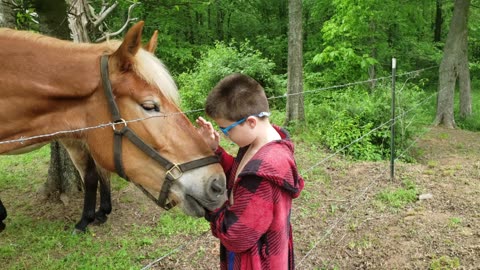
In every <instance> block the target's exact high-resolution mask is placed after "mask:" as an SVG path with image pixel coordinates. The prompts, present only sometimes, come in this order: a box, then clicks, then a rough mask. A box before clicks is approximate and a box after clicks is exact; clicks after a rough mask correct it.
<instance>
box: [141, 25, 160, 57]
mask: <svg viewBox="0 0 480 270" xmlns="http://www.w3.org/2000/svg"><path fill="white" fill-rule="evenodd" d="M157 45H158V31H157V30H155V32H153V35H152V37H151V38H150V41H149V42H148V43H147V44H145V46H144V48H145V50H147V51H149V52H151V53H155V49H156V48H157Z"/></svg>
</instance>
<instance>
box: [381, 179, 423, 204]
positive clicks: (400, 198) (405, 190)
mask: <svg viewBox="0 0 480 270" xmlns="http://www.w3.org/2000/svg"><path fill="white" fill-rule="evenodd" d="M417 195H418V191H417V187H416V185H415V183H413V182H412V181H410V180H406V181H404V182H403V187H400V188H397V189H395V190H391V189H387V190H384V191H381V192H380V193H378V194H377V196H376V198H375V199H376V201H377V202H379V203H380V206H381V208H385V207H387V208H391V209H401V208H404V207H405V206H406V205H407V204H409V203H412V202H415V201H416V200H417ZM382 206H383V207H382Z"/></svg>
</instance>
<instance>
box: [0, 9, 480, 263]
mask: <svg viewBox="0 0 480 270" xmlns="http://www.w3.org/2000/svg"><path fill="white" fill-rule="evenodd" d="M463 1H465V0H463ZM61 2H62V3H63V5H59V3H61ZM79 2H82V3H88V4H90V7H91V9H92V10H95V11H97V13H98V11H100V10H102V7H104V6H111V5H112V4H114V3H116V7H115V9H113V11H112V12H111V13H110V14H109V16H108V17H106V18H105V20H104V21H103V22H102V24H101V25H98V26H92V25H90V26H88V35H89V37H90V40H91V41H92V42H96V41H97V40H98V39H101V38H102V37H103V36H104V34H105V32H110V33H113V32H116V31H117V30H118V29H121V28H122V26H123V25H124V23H125V21H126V20H127V19H135V20H132V21H130V22H129V23H128V26H131V25H132V24H133V23H134V22H135V21H138V20H144V21H145V27H144V35H143V36H144V37H145V38H148V37H150V36H151V35H152V34H153V32H154V31H155V30H159V40H158V41H159V46H158V47H157V51H156V52H155V54H156V55H157V56H158V57H159V58H160V59H162V61H163V62H164V63H165V65H166V66H167V67H168V69H169V70H170V71H171V73H172V75H173V76H174V78H175V80H176V82H177V83H178V85H179V89H180V93H181V98H182V104H181V106H182V110H183V111H184V112H185V113H186V114H187V116H188V117H190V119H192V120H193V119H195V118H196V117H197V116H198V115H203V104H204V100H205V97H206V95H207V93H208V91H209V90H210V89H211V88H212V87H213V86H214V85H215V84H216V83H217V82H218V81H219V80H220V79H221V78H222V77H223V76H225V75H227V74H230V73H232V72H243V73H246V74H248V75H250V76H252V77H254V78H255V79H257V80H259V81H260V82H261V83H262V85H263V86H264V87H265V89H266V91H267V95H268V97H269V98H270V106H271V109H272V112H273V114H272V121H273V122H274V123H276V124H279V125H286V127H287V129H288V130H289V131H290V132H291V134H292V138H293V139H294V140H295V143H296V145H297V154H296V155H297V157H298V161H299V167H300V169H301V170H302V175H304V177H305V178H306V180H307V183H308V184H307V185H308V187H307V188H306V190H305V192H304V193H303V194H302V197H301V198H300V200H299V201H297V202H296V203H297V204H296V205H297V208H298V211H296V212H295V216H294V219H295V226H296V231H295V233H296V237H297V238H296V239H297V240H296V244H297V249H298V251H299V253H297V254H298V255H299V256H298V258H299V264H301V263H302V261H303V260H304V259H305V261H306V263H304V266H303V267H304V268H305V269H359V268H362V267H369V266H370V267H372V265H373V266H374V267H375V266H376V267H378V268H379V269H393V268H392V267H390V266H392V265H394V266H395V265H400V267H403V266H406V265H408V267H405V268H411V269H419V268H420V269H426V268H429V269H457V268H459V267H460V265H461V266H462V267H467V269H468V267H478V264H479V262H478V259H477V257H478V256H477V255H475V254H478V239H479V238H478V237H480V235H479V234H478V225H476V224H480V223H478V222H476V220H478V217H479V216H478V210H477V209H478V207H477V206H476V205H477V204H475V203H478V202H477V201H478V184H476V183H477V182H478V181H477V182H475V181H473V180H471V179H478V175H479V174H478V168H479V165H478V164H480V163H478V155H477V153H478V152H477V149H478V145H480V143H478V145H477V146H476V147H472V146H471V145H469V144H468V142H474V138H476V137H478V136H477V135H476V132H475V133H466V134H468V135H469V136H464V135H465V134H459V133H455V132H454V131H452V133H449V132H444V131H442V130H440V131H438V130H435V131H434V136H433V139H432V141H434V142H437V144H432V146H430V144H429V143H430V141H429V142H428V143H427V146H428V147H426V148H417V147H416V144H417V142H418V141H417V140H418V138H419V137H421V136H422V134H423V133H425V132H426V131H427V129H428V128H429V127H431V125H432V123H433V122H434V118H435V113H436V109H437V99H436V97H437V93H438V91H439V68H440V64H441V61H442V58H443V56H444V55H443V51H444V47H445V44H446V39H447V36H448V33H449V30H450V22H451V20H452V16H453V13H454V2H456V1H446V0H405V1H394V0H385V1H377V0H356V1H354V0H333V1H331V0H329V1H327V0H304V1H302V4H303V13H302V18H301V19H302V25H303V33H302V35H303V53H302V56H303V93H304V95H303V97H304V103H303V106H304V111H305V121H303V122H296V121H291V122H288V121H286V104H287V81H288V80H287V72H288V46H289V41H288V30H289V12H288V3H289V1H287V0H274V1H270V0H269V1H267V0H239V1H227V0H223V1H200V0H197V1H157V0H149V1H148V0H147V1H126V0H118V1H106V0H95V1H84V0H68V1H63V0H62V1H61V0H15V1H11V0H5V1H3V3H7V4H8V7H9V8H11V11H12V12H13V14H14V18H15V22H14V28H17V29H22V30H31V31H36V32H41V33H46V34H50V35H53V34H52V33H54V32H58V31H59V30H60V29H63V30H62V31H65V33H64V34H63V35H62V36H63V38H65V39H68V37H69V35H70V33H69V30H68V25H67V24H68V20H67V17H66V13H68V12H70V13H72V10H71V9H69V6H70V5H71V4H73V3H79ZM468 2H469V4H470V10H469V13H468V29H467V30H468V67H469V70H470V74H471V77H470V79H471V85H472V87H471V90H472V92H471V94H472V96H473V98H472V114H471V115H467V116H461V114H460V113H459V111H460V108H459V101H458V99H459V96H458V95H459V94H458V91H456V92H455V108H454V110H455V115H454V116H455V121H456V124H457V126H458V127H459V128H461V129H466V130H471V131H479V130H480V102H479V101H480V92H479V90H478V88H479V86H480V81H479V78H478V74H479V72H480V29H479V27H480V26H479V25H480V24H478V22H479V21H480V20H479V19H480V18H479V17H480V3H479V1H478V0H472V1H468ZM133 3H137V4H138V5H136V6H135V7H134V8H132V9H131V13H130V14H129V13H128V10H129V8H130V7H131V5H132V4H133ZM4 7H5V6H4ZM45 11H48V12H45ZM53 11H56V12H53ZM0 13H1V12H0ZM47 20H53V21H54V22H56V26H55V27H51V26H49V25H51V23H47ZM126 29H128V27H126ZM126 29H124V30H123V31H120V33H119V34H118V35H116V36H113V37H111V38H115V39H121V38H122V33H124V32H125V30H126ZM392 58H396V60H397V70H396V73H397V74H396V80H397V81H396V88H397V97H396V101H397V103H396V110H397V114H398V116H399V117H398V119H397V121H396V123H395V127H396V129H397V133H396V134H395V135H394V136H395V138H394V140H391V136H392V135H391V126H392V125H391V104H392V93H391V90H392V77H391V76H392V64H391V62H392ZM462 136H464V137H462ZM460 141H461V143H460V144H459V145H456V146H450V147H445V146H449V144H452V145H453V144H455V143H457V142H460ZM392 142H393V143H394V144H395V146H396V147H397V151H398V153H401V155H399V156H398V158H399V159H401V160H402V161H406V162H407V163H402V165H400V166H399V167H402V166H403V170H404V173H405V172H406V174H407V177H405V176H402V177H401V180H402V181H397V182H372V181H373V180H372V179H373V178H378V177H377V176H378V175H372V174H379V172H378V170H380V168H381V167H382V166H383V165H385V164H384V163H382V161H385V160H387V159H388V158H389V157H391V153H390V151H391V144H392ZM227 147H230V145H227ZM432 149H435V150H438V151H441V150H442V149H443V150H444V152H448V153H449V154H450V153H451V152H454V151H456V150H459V151H460V150H461V151H467V150H471V151H472V153H470V152H469V154H471V155H469V156H468V159H466V160H463V159H462V160H460V161H458V163H452V164H451V165H445V164H443V163H442V162H443V161H441V160H436V159H435V158H433V157H430V156H429V155H430V153H429V152H428V150H432ZM452 149H453V150H452ZM49 154H50V153H49V150H48V149H45V148H43V149H42V150H40V151H38V152H34V153H31V154H29V155H24V156H21V157H12V158H10V157H2V159H1V160H0V168H1V169H2V170H1V171H2V172H5V173H2V175H0V190H2V199H4V198H5V199H4V200H5V201H7V202H10V204H11V206H12V211H11V214H10V217H9V218H11V219H12V220H9V221H10V224H11V226H10V227H9V228H10V230H6V231H5V232H3V233H4V234H3V235H2V237H3V238H2V240H1V242H0V262H1V263H0V264H5V265H7V266H6V268H7V269H38V268H49V269H64V268H65V267H71V268H78V269H93V268H96V267H97V268H98V267H100V268H105V269H107V268H108V269H125V268H136V269H138V268H139V267H140V266H145V265H147V264H149V263H150V262H153V261H156V259H157V258H164V260H163V261H157V263H158V265H159V266H158V267H159V269H190V268H189V267H191V269H199V268H201V269H215V268H216V266H217V260H216V256H214V255H215V254H213V251H212V250H214V247H212V245H213V244H212V243H216V242H217V241H216V240H215V239H213V240H211V242H205V241H207V240H205V238H200V237H199V238H197V240H198V239H200V240H198V241H200V244H198V243H197V244H196V245H195V244H194V245H191V244H192V242H194V241H197V240H192V238H191V237H192V236H195V237H197V236H198V235H199V234H201V233H202V232H208V224H206V223H205V222H202V221H201V220H194V219H191V218H189V217H185V216H182V215H181V213H179V212H178V211H173V212H168V213H163V212H160V211H159V210H158V209H157V208H155V207H154V206H152V205H149V204H148V203H149V202H148V201H147V200H146V198H144V197H143V195H142V194H137V195H135V194H136V193H134V192H135V191H132V190H131V189H130V188H129V186H128V184H127V183H126V182H125V181H122V180H119V179H114V181H113V184H112V188H113V193H114V195H113V196H114V204H115V210H114V211H115V213H112V215H111V219H110V221H109V223H107V224H105V226H103V227H99V228H96V227H92V228H90V231H89V232H88V233H87V234H86V235H85V236H83V237H81V236H80V237H79V238H75V237H72V236H71V235H70V233H71V229H72V227H73V224H74V220H75V219H76V218H78V216H79V211H80V210H81V209H80V205H81V202H82V199H81V196H72V197H71V201H70V204H69V206H68V207H64V206H63V205H57V204H52V203H47V204H43V203H40V202H39V201H38V200H37V198H36V197H35V196H34V195H32V193H34V192H32V186H33V187H34V188H35V187H38V186H41V185H42V183H43V182H44V181H45V180H44V179H45V178H46V171H47V167H48V158H49ZM336 154H340V155H341V157H338V155H336ZM332 156H333V157H334V158H333V159H331V157H332ZM419 157H420V159H424V160H423V161H421V162H424V163H427V165H426V166H425V167H427V168H426V169H425V168H424V167H422V164H419V163H416V162H417V161H418V162H420V161H419V160H418V158H419ZM327 159H330V160H329V163H328V164H326V163H325V162H324V161H325V160H327ZM337 159H338V160H337ZM448 159H451V158H450V157H448ZM352 160H353V161H355V163H354V164H356V165H351V164H350V163H349V162H350V161H352ZM364 161H369V163H366V162H365V163H363V162H364ZM455 162H457V160H456V161H455ZM459 164H461V165H459ZM318 165H320V166H318ZM464 166H465V167H468V166H470V167H472V170H471V172H472V174H471V175H469V176H471V179H468V180H465V179H464V178H463V175H462V173H463V172H465V171H466V169H464ZM415 172H420V173H421V175H420V176H418V175H414V173H415ZM410 174H411V175H410ZM459 175H460V176H459ZM364 178H365V179H364ZM446 178H448V179H447V180H445V179H446ZM32 179H33V180H32ZM345 179H346V180H345ZM117 180H118V181H117ZM444 180H445V181H444ZM372 183H373V184H372ZM447 184H448V185H451V188H450V189H448V190H447V192H446V189H445V185H447ZM369 187H371V188H370V190H369V191H371V193H368V192H364V193H365V194H366V195H365V196H366V197H369V198H371V201H372V204H373V205H374V207H372V206H371V205H369V203H370V201H369V202H367V203H366V204H365V205H367V206H366V207H365V208H362V206H357V205H355V203H356V202H359V201H361V200H360V199H358V198H359V197H360V195H362V194H363V193H361V192H362V191H364V190H365V191H367V189H368V188H369ZM394 187H398V188H396V189H394ZM425 190H426V191H431V192H432V193H433V194H434V199H433V200H432V202H431V203H430V204H416V203H417V199H418V196H419V195H421V194H420V192H423V191H425ZM432 190H433V191H432ZM434 191H436V192H437V193H435V192H434ZM354 192H357V194H356V193H354ZM475 192H477V193H475ZM19 194H20V195H22V196H19ZM132 194H133V196H132ZM440 194H441V195H440ZM445 194H446V195H445ZM448 195H452V196H451V197H448ZM453 195H455V196H453ZM355 196H358V198H356V197H355ZM442 196H447V198H444V197H442ZM352 198H353V199H352ZM466 198H469V199H468V200H467V199H466ZM472 198H473V199H472ZM459 199H465V200H466V201H467V202H465V201H461V200H459ZM470 199H471V201H470ZM459 201H460V202H459ZM378 205H380V206H378ZM391 205H394V206H393V208H394V209H395V210H393V211H392V212H390V210H385V209H390V207H391ZM406 205H407V206H406ZM412 205H413V206H412ZM436 206H439V207H444V208H442V209H441V210H442V211H441V215H437V212H435V211H434V210H431V209H433V208H434V207H436ZM354 207H356V209H359V210H354ZM406 207H409V208H408V209H405V208H406ZM9 209H10V208H9ZM372 209H373V210H372ZM379 209H381V210H379ZM399 209H403V210H405V211H403V210H399ZM412 209H413V210H412ZM452 209H453V210H452ZM363 210H365V213H364V212H362V211H363ZM467 210H468V213H469V214H465V213H464V212H467ZM449 211H451V212H449ZM405 212H407V213H406V214H405ZM430 213H434V214H435V217H434V218H432V216H433V214H430ZM345 216H346V217H347V218H344V219H342V217H345ZM404 216H405V218H404ZM361 217H364V218H363V219H362V218H361ZM377 220H378V221H379V220H383V222H384V224H383V225H384V226H385V227H382V226H375V224H374V222H375V221H377ZM409 221H411V222H412V223H414V224H415V225H417V226H420V225H419V224H424V225H423V226H424V227H422V228H421V229H418V228H413V229H412V228H411V227H409V226H406V225H405V227H406V228H408V234H407V233H405V234H406V235H407V237H405V235H402V237H403V238H402V237H398V235H397V234H395V232H393V233H392V231H390V230H391V229H392V228H393V229H398V227H397V225H398V224H400V225H401V226H403V225H404V224H405V223H406V222H409ZM416 221H418V222H416ZM332 224H333V225H332ZM436 224H438V226H439V227H441V228H440V229H438V230H436V229H437V228H436V227H435V226H436ZM445 224H447V225H445ZM335 225H338V226H337V231H338V235H331V238H330V235H329V233H330V231H331V230H330V229H331V228H335ZM442 226H443V227H442ZM340 227H341V228H342V229H338V228H340ZM343 228H346V229H343ZM376 228H378V230H376ZM402 229H404V228H403V227H402ZM405 230H407V229H405ZM345 231H347V232H345ZM344 232H345V234H343V233H344ZM425 232H427V233H425ZM362 233H363V234H362ZM312 235H313V236H312ZM352 235H355V236H352ZM376 235H377V236H378V239H376V238H375V236H376ZM452 236H454V237H455V238H454V239H452V238H451V237H452ZM319 237H320V238H321V239H320V240H319ZM409 237H411V238H409ZM465 237H468V238H465ZM405 238H406V239H408V240H409V241H405V242H400V243H399V242H396V241H397V240H398V239H400V240H404V239H405ZM411 239H414V240H415V241H416V240H418V242H420V243H421V244H423V245H424V246H426V247H425V248H423V249H422V248H418V246H417V245H415V244H414V240H411ZM468 239H470V240H471V241H472V242H468V241H470V240H468ZM472 239H473V240H472ZM384 240H385V241H384ZM198 241H197V242H198ZM208 241H210V240H208ZM343 242H346V243H343ZM185 243H186V244H188V245H189V247H191V248H192V249H195V250H193V251H191V253H188V252H189V251H188V252H187V251H186V249H187V248H186V249H185V250H184V251H182V252H179V253H178V256H177V255H175V256H166V255H165V254H167V255H170V254H172V253H175V252H177V251H179V250H181V248H179V247H183V246H182V244H185ZM339 243H340V244H339ZM380 243H382V244H380ZM385 243H386V244H385ZM403 244H405V245H403ZM382 245H383V246H382ZM339 246H341V247H342V248H341V249H340V248H338V247H339ZM458 247H460V248H458ZM397 249H399V250H402V251H398V250H397ZM409 249H410V250H409ZM419 250H420V251H419ZM311 251H313V252H311ZM381 252H384V253H381ZM395 252H398V254H400V253H401V252H404V253H403V255H404V256H403V257H401V258H402V260H398V261H396V262H394V263H391V262H389V261H388V260H389V259H390V258H395V256H394V255H392V254H395ZM409 252H410V253H409ZM462 252H464V253H462ZM210 253H212V254H210ZM417 253H421V255H419V256H417V255H418V254H417ZM185 254H193V255H192V256H191V257H189V256H187V255H185ZM312 254H313V255H312ZM339 254H340V255H339ZM345 254H347V255H345ZM412 254H413V255H412ZM466 254H470V255H466ZM164 255H165V256H164ZM416 256H417V257H416ZM383 263H385V264H386V265H387V266H388V267H385V265H384V264H383ZM389 263H390V264H389ZM305 264H307V265H306V266H305ZM186 265H188V266H186ZM297 265H298V264H297ZM342 265H343V267H341V266H342ZM445 265H447V266H445ZM310 266H311V267H310ZM381 266H384V267H383V268H382V267H381ZM436 267H437V268H436ZM442 267H443V268H442ZM299 268H300V267H299ZM399 269H401V268H399Z"/></svg>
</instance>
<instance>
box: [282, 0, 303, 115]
mask: <svg viewBox="0 0 480 270" xmlns="http://www.w3.org/2000/svg"><path fill="white" fill-rule="evenodd" d="M288 14H289V15H288V17H289V31H288V82H287V94H288V96H287V117H286V122H290V121H292V120H299V121H303V120H304V119H305V113H304V108H303V55H302V54H303V49H302V46H303V37H302V0H289V1H288Z"/></svg>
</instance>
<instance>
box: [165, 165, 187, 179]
mask: <svg viewBox="0 0 480 270" xmlns="http://www.w3.org/2000/svg"><path fill="white" fill-rule="evenodd" d="M175 171H176V173H175ZM165 175H166V177H168V176H169V175H170V177H171V178H172V179H173V180H177V179H178V178H180V177H182V175H183V171H182V169H181V168H180V166H179V164H176V163H174V164H173V167H171V168H170V169H169V170H168V171H167V172H166V173H165Z"/></svg>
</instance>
